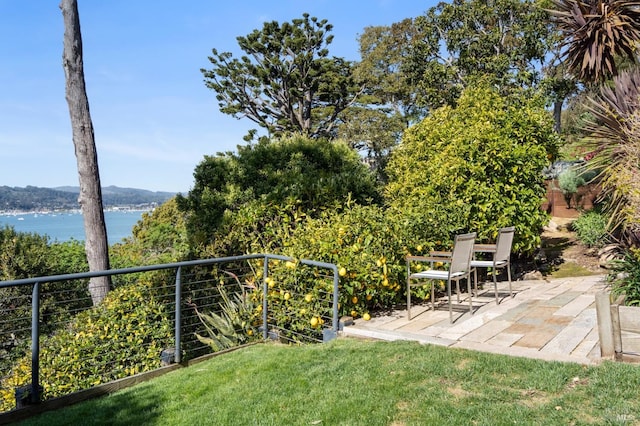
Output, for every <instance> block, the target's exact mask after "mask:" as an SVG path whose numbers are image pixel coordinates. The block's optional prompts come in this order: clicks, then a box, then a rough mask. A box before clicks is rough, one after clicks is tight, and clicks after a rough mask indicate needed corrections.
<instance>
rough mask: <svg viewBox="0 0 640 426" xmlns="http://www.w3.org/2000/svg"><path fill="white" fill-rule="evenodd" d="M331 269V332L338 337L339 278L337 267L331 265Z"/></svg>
mask: <svg viewBox="0 0 640 426" xmlns="http://www.w3.org/2000/svg"><path fill="white" fill-rule="evenodd" d="M332 269H333V321H332V324H331V326H332V328H333V332H334V333H335V335H336V336H337V335H338V299H339V297H340V294H339V288H338V283H339V279H340V278H339V275H338V267H337V266H335V265H332Z"/></svg>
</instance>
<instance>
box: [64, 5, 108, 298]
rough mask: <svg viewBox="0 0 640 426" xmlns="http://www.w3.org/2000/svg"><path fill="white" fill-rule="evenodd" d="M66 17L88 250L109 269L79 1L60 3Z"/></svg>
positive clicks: (100, 285)
mask: <svg viewBox="0 0 640 426" xmlns="http://www.w3.org/2000/svg"><path fill="white" fill-rule="evenodd" d="M60 9H61V10H62V17H63V18H64V50H63V53H62V66H63V68H64V73H65V77H66V99H67V104H68V105H69V115H70V116H71V128H72V131H73V145H74V147H75V152H76V160H77V163H78V177H79V181H80V197H79V199H78V201H79V203H80V208H81V209H82V216H83V218H84V233H85V251H86V253H87V261H88V262H89V270H90V271H104V270H107V269H109V244H108V240H107V227H106V225H105V222H104V210H103V207H102V188H101V186H100V172H99V170H98V154H97V152H96V143H95V138H94V134H93V124H92V122H91V115H90V113H89V100H88V99H87V91H86V87H85V81H84V67H83V62H82V35H81V33H80V17H79V16H78V2H77V0H62V1H61V2H60ZM109 288H110V279H109V278H108V277H100V278H92V279H91V280H90V281H89V293H90V294H91V299H92V301H93V304H94V305H97V304H98V303H100V302H101V301H102V299H104V297H105V296H106V294H107V293H108V292H109Z"/></svg>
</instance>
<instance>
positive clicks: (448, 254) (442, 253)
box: [429, 251, 452, 257]
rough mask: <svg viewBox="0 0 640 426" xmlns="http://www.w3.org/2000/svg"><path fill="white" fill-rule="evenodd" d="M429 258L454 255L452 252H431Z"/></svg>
mask: <svg viewBox="0 0 640 426" xmlns="http://www.w3.org/2000/svg"><path fill="white" fill-rule="evenodd" d="M429 256H431V257H436V256H441V257H451V256H452V253H451V252H450V251H430V252H429Z"/></svg>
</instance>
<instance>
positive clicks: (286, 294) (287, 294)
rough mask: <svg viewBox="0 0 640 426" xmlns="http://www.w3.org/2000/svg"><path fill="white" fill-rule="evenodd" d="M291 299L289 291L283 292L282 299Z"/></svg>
mask: <svg viewBox="0 0 640 426" xmlns="http://www.w3.org/2000/svg"><path fill="white" fill-rule="evenodd" d="M289 299H291V294H290V293H289V292H287V293H285V294H284V300H289Z"/></svg>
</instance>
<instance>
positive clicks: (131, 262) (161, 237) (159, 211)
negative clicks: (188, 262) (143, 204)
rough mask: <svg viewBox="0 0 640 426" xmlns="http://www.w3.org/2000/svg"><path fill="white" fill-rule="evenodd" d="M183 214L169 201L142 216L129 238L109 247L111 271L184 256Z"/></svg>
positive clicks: (184, 220) (186, 252) (167, 261)
mask: <svg viewBox="0 0 640 426" xmlns="http://www.w3.org/2000/svg"><path fill="white" fill-rule="evenodd" d="M188 252H189V245H188V242H187V230H186V218H185V213H184V212H182V211H180V210H179V209H178V204H177V201H176V198H175V197H174V198H172V199H170V200H168V201H167V202H165V203H163V204H162V205H160V206H158V207H157V208H155V209H154V210H153V211H151V212H147V213H144V214H143V215H142V218H141V219H140V220H139V221H138V223H137V224H136V225H135V226H134V227H133V230H132V233H131V237H128V238H126V239H125V241H124V242H122V243H118V244H114V245H113V246H112V247H111V250H110V255H111V265H112V267H113V268H127V267H132V266H140V265H148V264H156V263H171V262H177V261H180V260H183V259H184V258H185V257H187V255H188Z"/></svg>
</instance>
